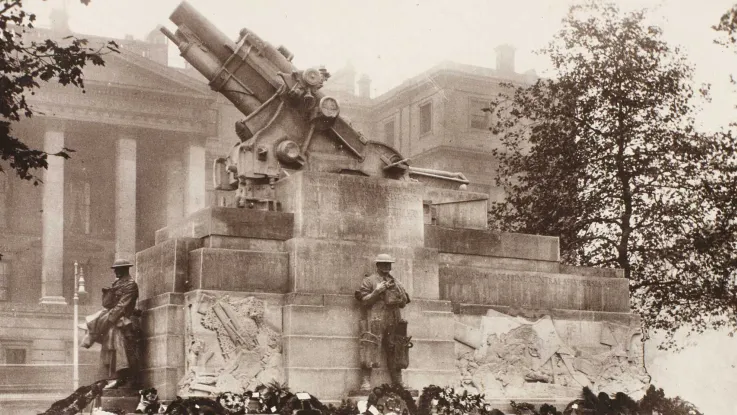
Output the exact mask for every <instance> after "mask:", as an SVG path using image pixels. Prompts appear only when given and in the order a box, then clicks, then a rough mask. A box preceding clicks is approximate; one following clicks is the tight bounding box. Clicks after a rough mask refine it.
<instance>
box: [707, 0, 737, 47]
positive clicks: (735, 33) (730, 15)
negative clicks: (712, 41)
mask: <svg viewBox="0 0 737 415" xmlns="http://www.w3.org/2000/svg"><path fill="white" fill-rule="evenodd" d="M712 29H714V30H716V31H717V32H722V33H723V34H724V38H722V39H717V40H716V42H717V43H718V44H721V45H724V46H732V45H735V44H737V4H735V5H734V6H732V8H731V9H729V10H727V11H726V12H725V13H724V14H723V15H722V17H721V18H720V19H719V23H717V24H716V25H714V26H712Z"/></svg>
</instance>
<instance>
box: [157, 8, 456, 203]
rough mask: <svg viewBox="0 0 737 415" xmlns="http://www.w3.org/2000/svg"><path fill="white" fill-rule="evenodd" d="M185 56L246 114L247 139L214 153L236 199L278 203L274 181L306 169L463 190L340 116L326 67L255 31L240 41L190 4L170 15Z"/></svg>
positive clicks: (216, 172)
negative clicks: (300, 64) (307, 62)
mask: <svg viewBox="0 0 737 415" xmlns="http://www.w3.org/2000/svg"><path fill="white" fill-rule="evenodd" d="M170 19H171V21H172V22H174V23H175V24H176V25H177V29H176V31H175V32H174V33H172V32H171V31H170V30H168V29H167V28H161V31H162V32H163V33H164V34H165V35H166V36H167V37H168V38H169V39H170V40H171V41H172V42H174V44H176V45H177V47H178V48H179V50H180V52H181V55H182V57H184V59H185V60H186V61H187V62H189V63H190V64H191V65H192V66H193V67H194V68H195V69H197V70H198V71H199V72H200V73H201V74H202V75H203V76H205V77H206V78H207V79H208V80H209V85H210V87H211V88H212V89H213V90H214V91H217V92H219V93H221V94H222V95H223V96H225V97H226V98H227V99H228V100H229V101H230V102H232V103H233V105H235V107H236V108H237V109H238V110H239V111H240V112H241V113H242V114H243V115H244V116H245V118H244V119H243V120H241V121H238V122H236V124H235V133H236V135H237V136H238V138H239V139H240V141H239V142H237V144H235V146H234V147H233V149H232V150H231V152H230V154H229V155H228V156H227V157H220V158H217V159H215V161H214V163H213V171H212V173H213V182H214V186H215V188H216V189H218V190H230V191H236V197H235V202H236V203H235V205H236V206H238V207H249V208H258V209H275V208H276V206H278V203H277V201H276V199H275V195H274V183H275V182H276V181H277V180H279V179H280V178H282V177H285V176H288V175H289V174H291V173H292V172H295V171H299V170H313V171H326V172H335V173H344V174H359V175H364V176H369V177H382V178H388V179H395V180H417V181H422V182H424V183H426V184H428V185H430V186H433V187H443V188H454V189H457V188H459V187H460V188H464V187H465V186H464V185H466V184H468V180H466V178H465V176H464V175H463V174H461V173H450V172H444V171H439V170H431V169H423V168H417V167H413V166H410V165H409V162H410V160H409V159H408V158H405V157H403V156H402V155H401V154H399V152H398V151H397V150H395V149H394V148H392V147H391V146H388V145H386V144H384V143H381V142H379V141H373V140H369V139H367V138H366V137H364V136H363V135H362V134H361V133H360V132H358V131H357V130H356V129H354V128H353V127H352V126H351V125H350V123H349V122H348V121H347V120H346V119H345V118H343V117H342V116H341V115H340V105H339V103H338V101H337V100H336V99H335V98H333V97H331V96H328V95H325V94H323V93H322V92H321V91H320V89H321V88H322V87H323V85H324V84H325V82H326V81H327V79H328V77H329V74H328V73H327V71H326V70H325V69H324V68H308V69H304V70H298V69H297V68H296V67H295V66H294V65H293V64H292V58H293V54H292V53H291V52H290V51H289V50H288V49H287V48H285V47H284V46H279V47H277V48H275V47H274V46H272V45H271V44H269V43H268V42H266V41H264V40H263V39H261V38H260V37H258V35H256V34H255V33H253V32H252V31H250V30H248V29H242V30H241V31H240V35H239V36H238V39H237V40H236V41H235V42H234V41H232V40H231V39H229V38H228V37H227V36H226V35H225V34H223V33H222V32H221V31H219V30H218V29H217V28H216V27H215V26H214V25H213V24H212V23H211V22H209V21H208V20H207V19H206V18H205V17H204V16H202V15H201V14H200V13H199V12H197V10H195V9H194V8H193V7H192V6H191V5H190V4H188V3H187V2H183V3H181V4H180V5H179V6H178V7H177V8H176V10H175V11H174V12H173V13H172V15H171V17H170Z"/></svg>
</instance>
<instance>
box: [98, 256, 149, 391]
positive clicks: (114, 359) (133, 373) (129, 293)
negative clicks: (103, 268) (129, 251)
mask: <svg viewBox="0 0 737 415" xmlns="http://www.w3.org/2000/svg"><path fill="white" fill-rule="evenodd" d="M132 266H133V264H132V263H131V262H130V261H127V260H125V259H118V260H116V261H115V262H114V263H113V265H112V266H111V267H110V268H112V270H113V272H114V273H115V278H116V280H115V282H113V285H112V286H111V287H110V288H103V290H102V291H103V295H102V296H103V299H102V304H103V307H104V308H105V309H106V310H105V312H103V313H101V314H100V316H99V317H98V318H97V321H96V328H97V331H98V333H100V343H101V344H102V348H101V354H100V355H101V358H102V363H103V366H104V367H105V370H106V372H107V373H106V376H109V377H112V378H115V380H116V381H115V382H114V383H112V384H110V385H109V386H108V387H110V388H118V387H122V386H130V387H137V386H139V385H138V380H139V371H140V360H141V359H140V354H141V350H140V341H141V325H140V311H139V310H136V302H137V301H138V285H137V284H136V282H135V280H134V279H133V277H131V275H130V272H129V271H130V268H131V267H132Z"/></svg>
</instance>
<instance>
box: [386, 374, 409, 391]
mask: <svg viewBox="0 0 737 415" xmlns="http://www.w3.org/2000/svg"><path fill="white" fill-rule="evenodd" d="M389 376H390V377H391V381H392V385H395V386H401V387H402V388H404V389H407V387H408V386H407V385H406V384H405V383H404V382H403V380H402V370H401V369H394V370H391V371H390V372H389Z"/></svg>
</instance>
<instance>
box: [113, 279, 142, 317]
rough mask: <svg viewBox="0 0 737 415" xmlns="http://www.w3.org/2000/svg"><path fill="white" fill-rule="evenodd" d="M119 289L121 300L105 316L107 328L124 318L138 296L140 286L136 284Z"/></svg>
mask: <svg viewBox="0 0 737 415" xmlns="http://www.w3.org/2000/svg"><path fill="white" fill-rule="evenodd" d="M118 289H119V290H120V291H119V292H120V300H119V301H118V303H117V304H115V306H113V308H111V309H110V312H108V313H107V315H106V316H105V320H106V321H105V323H106V324H105V326H106V327H107V328H109V327H110V326H111V325H114V324H115V323H117V322H118V320H120V318H121V317H123V313H124V312H125V310H126V308H127V307H128V306H129V304H130V303H131V302H133V301H135V299H136V296H137V294H138V285H137V284H136V283H135V282H133V283H130V284H126V285H124V286H121V287H119V288H118Z"/></svg>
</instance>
